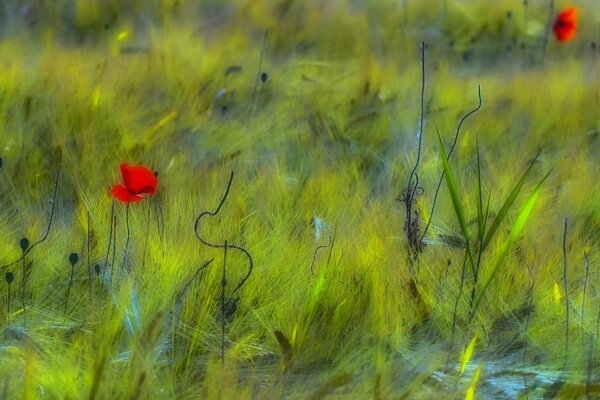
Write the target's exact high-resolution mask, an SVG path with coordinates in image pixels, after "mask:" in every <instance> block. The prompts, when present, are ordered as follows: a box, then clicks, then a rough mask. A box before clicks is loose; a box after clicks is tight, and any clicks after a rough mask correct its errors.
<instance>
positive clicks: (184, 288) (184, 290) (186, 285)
mask: <svg viewBox="0 0 600 400" xmlns="http://www.w3.org/2000/svg"><path fill="white" fill-rule="evenodd" d="M213 260H214V258H211V259H210V260H208V261H206V262H205V263H204V264H202V265H201V266H200V268H198V269H197V270H196V272H195V273H194V275H193V276H192V277H191V278H190V280H189V281H188V282H187V283H186V284H185V286H184V287H183V289H181V291H180V292H179V294H178V295H177V297H176V298H175V303H179V302H180V301H181V299H182V298H183V295H184V294H185V292H186V290H187V289H188V287H189V286H190V285H191V284H192V282H194V280H195V279H196V277H197V276H198V274H199V273H200V272H202V271H204V269H205V268H206V267H208V266H209V265H210V263H212V262H213Z"/></svg>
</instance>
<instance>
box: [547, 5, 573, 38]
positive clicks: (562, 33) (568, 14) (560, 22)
mask: <svg viewBox="0 0 600 400" xmlns="http://www.w3.org/2000/svg"><path fill="white" fill-rule="evenodd" d="M553 30H554V35H555V36H556V39H558V41H559V42H566V41H568V40H571V39H573V38H574V37H575V34H576V33H577V9H576V8H575V7H569V8H565V9H564V10H562V11H561V12H560V14H558V17H556V21H554V27H553Z"/></svg>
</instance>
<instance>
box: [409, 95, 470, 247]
mask: <svg viewBox="0 0 600 400" xmlns="http://www.w3.org/2000/svg"><path fill="white" fill-rule="evenodd" d="M477 98H478V99H479V103H478V104H477V107H475V108H474V109H472V110H471V111H469V112H468V113H466V114H465V115H464V116H463V117H462V118H461V120H460V122H459V123H458V127H457V128H456V133H455V134H454V141H453V142H452V146H450V151H448V160H450V157H451V156H452V153H453V152H454V148H455V147H456V144H457V143H458V136H459V135H460V130H461V128H462V126H463V123H464V122H465V121H466V120H467V119H468V118H469V117H470V116H471V115H473V114H475V113H476V112H477V111H479V109H481V105H482V99H481V85H477ZM435 129H436V130H437V126H436V127H435ZM438 133H439V131H438ZM444 175H445V172H444V171H442V175H440V179H439V180H438V184H437V186H436V188H435V194H434V195H433V203H432V204H431V214H430V216H429V219H428V220H427V225H425V229H423V234H422V235H421V241H423V239H425V236H426V235H427V231H428V230H429V226H430V225H431V221H432V220H433V213H434V211H435V205H436V203H437V199H438V194H439V192H440V188H441V187H442V182H443V181H444Z"/></svg>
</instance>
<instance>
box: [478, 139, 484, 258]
mask: <svg viewBox="0 0 600 400" xmlns="http://www.w3.org/2000/svg"><path fill="white" fill-rule="evenodd" d="M476 140H477V237H478V239H479V245H480V249H481V243H483V237H484V234H485V232H484V231H483V222H484V219H483V198H482V197H483V195H482V188H481V158H480V157H479V139H476ZM480 253H481V251H480Z"/></svg>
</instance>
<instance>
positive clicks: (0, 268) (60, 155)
mask: <svg viewBox="0 0 600 400" xmlns="http://www.w3.org/2000/svg"><path fill="white" fill-rule="evenodd" d="M61 168H62V153H58V167H57V168H56V176H55V178H54V193H53V194H52V207H51V208H50V216H49V218H48V225H47V226H46V231H45V232H44V235H43V236H42V237H41V238H40V239H39V240H38V241H37V242H35V243H33V244H32V245H31V246H29V248H27V249H26V250H25V251H23V254H22V255H21V257H19V258H18V259H17V260H15V261H13V262H11V263H10V264H6V265H3V266H2V267H0V270H4V269H6V268H9V267H11V266H13V265H15V264H17V263H19V262H21V261H22V260H23V259H24V258H25V256H27V254H29V253H30V252H31V250H33V249H34V248H35V247H36V246H37V245H39V244H41V243H43V242H44V241H45V240H46V239H47V238H48V234H50V228H51V227H52V221H53V219H54V210H55V208H56V195H57V193H58V183H59V178H60V171H61Z"/></svg>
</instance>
